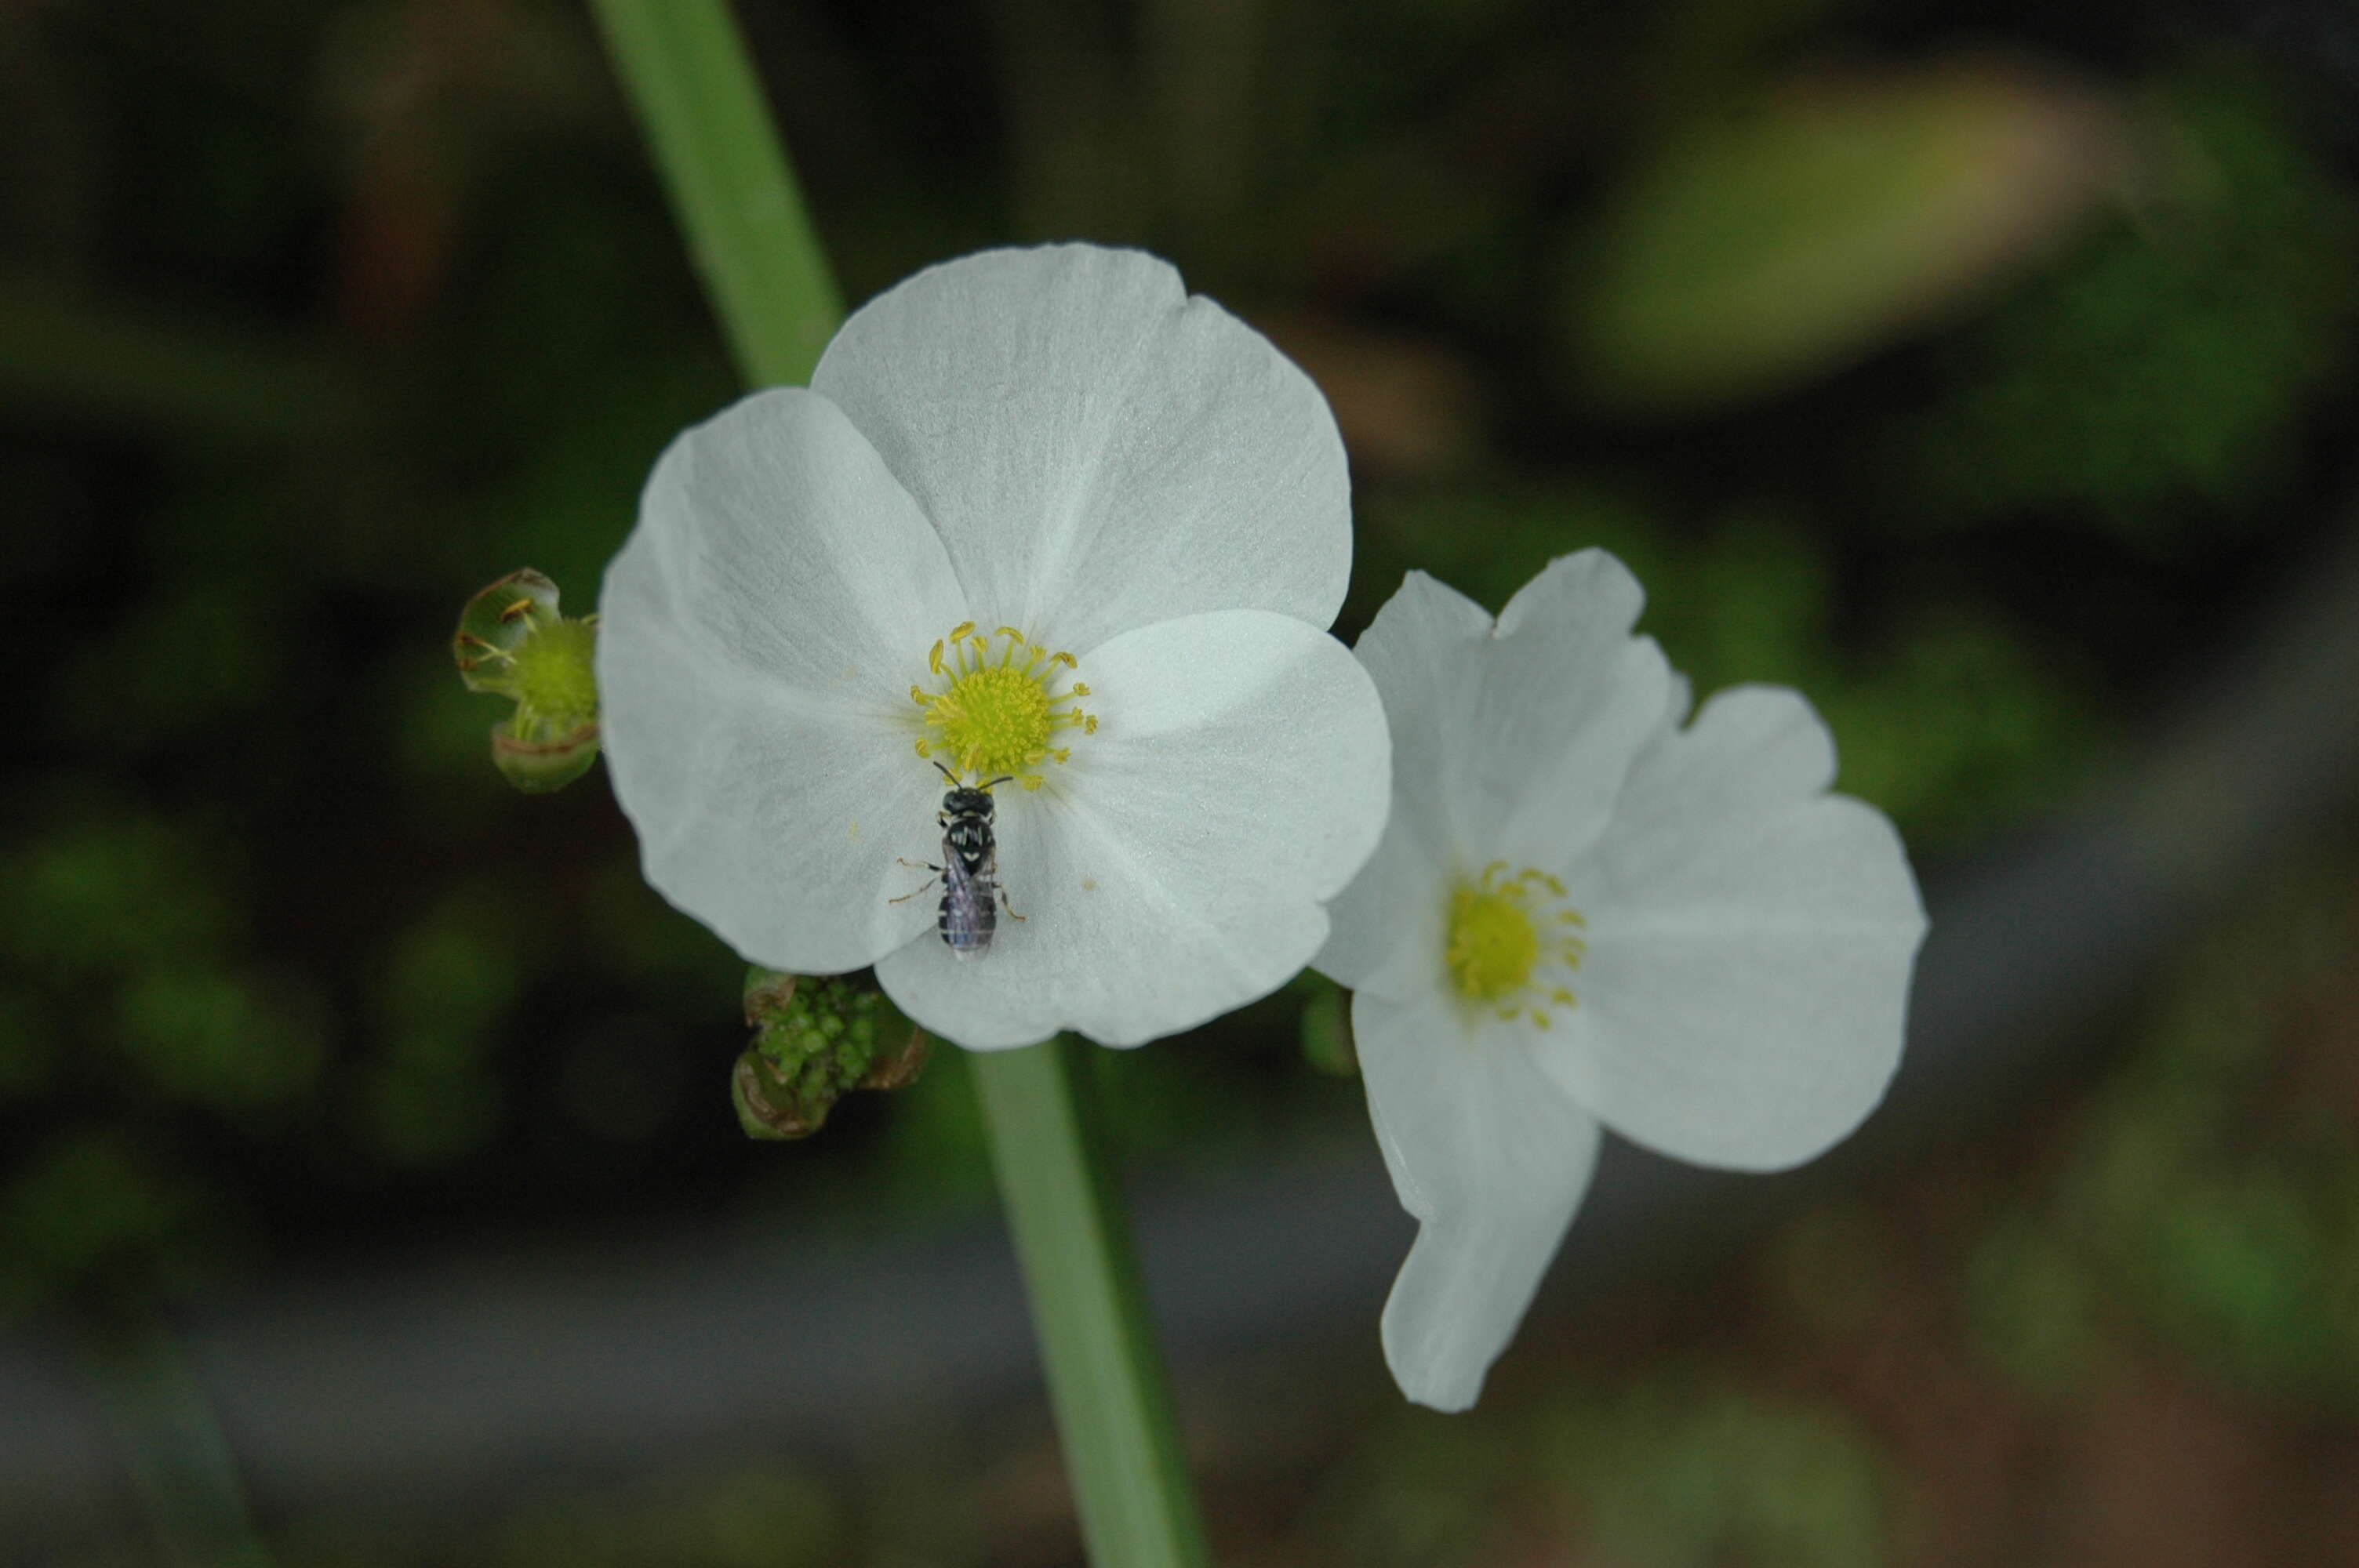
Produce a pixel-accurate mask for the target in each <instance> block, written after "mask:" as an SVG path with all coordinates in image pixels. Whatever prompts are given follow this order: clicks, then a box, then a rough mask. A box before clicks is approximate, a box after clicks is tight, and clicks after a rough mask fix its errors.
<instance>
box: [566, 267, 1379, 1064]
mask: <svg viewBox="0 0 2359 1568" xmlns="http://www.w3.org/2000/svg"><path fill="white" fill-rule="evenodd" d="M1350 566H1351V524H1350V495H1349V488H1348V481H1347V478H1346V474H1345V470H1344V463H1343V445H1342V442H1341V440H1340V439H1339V438H1338V437H1337V435H1336V431H1335V425H1334V420H1333V418H1332V416H1331V415H1330V414H1329V412H1328V409H1327V405H1326V403H1325V401H1324V399H1322V398H1321V396H1320V395H1319V392H1318V389H1317V388H1316V387H1314V386H1313V385H1312V384H1311V383H1310V379H1309V378H1308V377H1306V376H1305V375H1303V373H1301V372H1300V371H1299V370H1298V369H1296V368H1295V367H1294V365H1293V364H1291V363H1290V362H1288V361H1287V360H1286V359H1285V357H1284V356H1282V355H1281V354H1279V353H1278V352H1277V350H1275V349H1274V348H1272V347H1271V346H1270V345H1269V343H1268V342H1267V341H1266V340H1264V339H1263V338H1262V337H1261V336H1259V335H1258V334H1257V333H1256V332H1254V331H1253V330H1251V329H1249V328H1247V327H1245V325H1244V324H1243V323H1241V322H1239V321H1238V320H1237V319H1235V318H1234V317H1232V316H1230V315H1229V314H1228V313H1227V312H1225V311H1223V309H1221V308H1220V307H1218V306H1216V305H1214V304H1212V302H1211V301H1209V300H1206V299H1202V298H1191V297H1189V296H1188V295H1187V294H1186V292H1185V291H1184V290H1183V289H1182V287H1181V286H1180V278H1179V275H1178V274H1177V273H1175V272H1174V271H1173V270H1172V269H1171V268H1170V267H1169V266H1168V265H1165V264H1164V263H1162V262H1160V261H1158V260H1156V259H1154V258H1153V257H1151V256H1147V255H1143V254H1138V253H1136V252H1130V251H1115V250H1103V249H1099V248H1096V247H1093V246H1086V245H1068V246H1058V247H1052V248H1048V249H1041V250H1032V251H994V252H986V253H984V254H980V255H973V256H969V257H966V258H964V259H962V260H959V261H954V262H950V263H947V264H944V265H940V266H936V267H933V268H930V269H929V270H928V271H926V272H922V273H919V275H918V276H915V277H912V278H910V279H908V281H906V282H904V283H902V284H901V285H899V286H898V287H895V288H893V289H891V290H890V291H888V292H887V293H886V294H884V295H882V296H880V297H877V298H876V299H875V300H873V301H871V302H870V303H869V304H868V305H867V306H865V307H864V308H862V309H861V310H859V311H857V312H856V313H854V314H853V317H852V318H851V319H849V320H848V321H846V322H845V323H844V325H843V330H842V331H840V332H839V333H838V334H837V335H836V338H835V340H834V341H833V342H832V344H830V345H829V347H828V350H827V352H826V354H825V356H824V357H823V358H822V359H821V362H820V365H819V368H818V370H817V372H816V373H814V374H813V375H812V377H811V384H810V389H809V390H807V391H806V390H802V389H783V390H777V391H770V392H764V393H758V394H756V395H753V396H751V397H748V398H746V399H745V400H744V401H743V402H740V403H738V404H736V405H735V406H733V407H731V408H729V409H727V410H725V411H724V412H723V413H722V414H720V415H719V416H716V417H714V418H713V419H712V420H711V421H709V422H707V423H706V424H703V425H701V426H698V427H695V428H693V429H690V430H689V431H687V432H686V433H684V434H683V435H681V436H680V437H679V438H678V439H677V440H675V441H674V442H673V443H672V445H671V447H670V448H669V449H668V450H667V451H666V452H665V453H664V455H663V457H662V459H661V460H659V461H658V463H657V465H656V469H655V472H654V474H653V476H652V477H651V478H650V479H649V480H648V481H647V492H646V494H645V495H644V497H643V498H642V500H641V503H640V514H639V522H638V526H637V528H636V530H635V531H634V532H633V534H632V535H631V537H630V539H629V541H628V542H627V543H626V544H625V546H624V547H623V550H622V552H621V554H619V555H618V556H617V557H615V558H614V563H613V565H612V566H611V567H609V568H608V570H607V574H606V581H605V589H604V594H603V599H602V600H601V602H600V613H601V632H602V634H601V637H600V641H599V646H598V681H599V690H600V696H601V699H602V702H603V713H604V721H605V741H606V755H607V759H608V762H609V764H610V767H611V770H612V773H613V777H614V789H615V793H616V795H618V796H619V797H620V799H621V801H622V805H623V809H624V811H625V814H626V815H628V816H629V817H630V819H631V821H632V824H633V825H634V826H635V827H636V828H637V830H638V835H639V844H640V854H641V858H642V861H643V864H644V867H645V870H646V872H647V879H648V881H650V882H652V883H653V884H654V885H655V887H656V888H657V889H658V891H660V892H662V893H663V894H664V895H665V896H666V897H667V898H669V899H670V900H671V902H672V903H675V904H677V905H679V907H680V908H681V909H683V910H685V911H686V912H688V913H689V914H691V915H693V916H695V917H696V918H697V919H698V920H701V921H702V922H703V923H704V924H705V925H708V926H710V927H711V928H712V930H713V931H714V932H716V933H718V934H719V935H721V936H722V938H723V940H725V941H727V942H728V943H729V944H730V945H731V946H734V947H735V948H736V949H737V951H738V952H739V953H741V954H742V955H744V956H745V957H747V958H749V959H751V960H753V961H754V962H756V963H758V964H762V965H764V966H766V967H768V968H775V969H783V970H788V971H791V972H795V973H801V974H833V973H839V972H842V971H844V970H849V969H856V968H862V967H864V966H866V965H870V964H874V965H875V967H876V972H877V978H878V979H879V980H880V981H881V983H882V984H883V986H884V988H885V989H886V992H887V993H888V994H889V995H890V996H891V997H892V998H893V1000H895V1001H896V1002H897V1003H898V1004H899V1006H900V1007H901V1009H902V1010H903V1011H905V1012H907V1013H908V1014H909V1016H910V1017H912V1018H914V1019H916V1020H917V1021H918V1022H920V1023H922V1024H924V1025H925V1026H926V1027H927V1028H928V1029H929V1030H930V1031H932V1032H934V1033H938V1034H940V1035H941V1036H943V1037H945V1038H947V1039H951V1040H953V1041H956V1042H958V1043H959V1044H963V1045H967V1046H971V1047H974V1048H977V1049H988V1048H996V1047H1004V1046H1013V1045H1021V1044H1029V1043H1031V1042H1033V1041H1037V1040H1040V1039H1043V1038H1045V1037H1047V1036H1048V1035H1049V1034H1052V1033H1056V1032H1058V1031H1059V1030H1063V1029H1072V1030H1076V1031H1078V1032H1080V1033H1083V1034H1086V1035H1088V1036H1090V1037H1091V1038H1093V1039H1095V1040H1098V1041H1101V1042H1103V1043H1104V1044H1110V1045H1129V1044H1137V1043H1138V1042H1140V1041H1143V1040H1147V1039H1151V1038H1154V1037H1156V1036H1158V1035H1162V1034H1169V1033H1174V1032H1176V1031H1178V1030H1181V1029H1185V1028H1188V1027H1190V1026H1191V1025H1193V1024H1196V1023H1199V1022H1202V1021H1204V1020H1205V1019H1208V1018H1211V1017H1212V1016H1214V1015H1216V1014H1218V1013H1221V1012H1223V1011H1227V1010H1229V1009H1231V1008H1234V1007H1236V1006H1238V1005H1240V1004H1242V1003H1244V1002H1245V1001H1248V1000H1253V999H1254V998H1256V997H1258V996H1261V995H1263V994H1265V993H1266V992H1268V991H1270V990H1272V989H1275V988H1276V987H1277V986H1278V985H1279V984H1281V983H1283V982H1284V981H1285V980H1286V979H1288V977H1289V976H1291V975H1293V974H1294V973H1295V972H1296V971H1297V970H1299V968H1301V967H1302V965H1303V964H1304V963H1306V962H1307V961H1308V960H1309V959H1310V956H1311V955H1312V954H1313V953H1315V952H1316V951H1318V949H1319V946H1320V944H1321V942H1322V941H1323V940H1324V939H1325V936H1326V935H1327V917H1326V915H1325V914H1324V913H1323V911H1322V909H1321V904H1322V903H1323V901H1325V900H1327V899H1329V898H1332V896H1334V894H1335V893H1336V892H1338V891H1339V890H1340V889H1341V888H1342V887H1343V884H1344V883H1345V882H1346V881H1349V880H1350V879H1351V877H1352V875H1353V872H1354V871H1357V870H1358V869H1359V867H1360V865H1361V864H1362V863H1363V862H1364V860H1366V859H1367V857H1368V854H1369V852H1370V851H1371V850H1372V849H1374V847H1375V842H1376V838H1377V836H1378V834H1379V832H1380V831H1381V829H1382V826H1383V820H1384V814H1385V809H1386V797H1387V789H1388V785H1387V755H1388V750H1387V743H1386V733H1385V723H1384V714H1383V709H1382V705H1381V704H1380V702H1379V701H1378V699H1377V697H1376V695H1375V687H1373V686H1372V685H1371V683H1370V681H1369V679H1368V677H1367V676H1366V675H1365V673H1364V671H1363V670H1362V669H1361V667H1360V665H1359V664H1358V663H1357V662H1356V661H1355V660H1354V659H1353V656H1352V654H1350V652H1349V651H1348V650H1346V649H1345V648H1344V647H1343V644H1341V643H1337V642H1336V641H1334V640H1333V639H1332V637H1330V636H1328V635H1327V633H1325V631H1324V630H1322V628H1324V627H1325V626H1326V625H1327V624H1328V622H1330V621H1332V619H1333V617H1334V613H1335V611H1336V608H1337V607H1338V605H1340V604H1341V603H1342V601H1343V589H1344V583H1345V579H1346V577H1347V576H1348V574H1349V571H1350ZM944 773H951V774H953V775H955V776H956V777H957V779H958V780H959V781H961V782H962V783H964V784H968V785H984V786H993V799H994V805H995V814H994V815H995V834H996V839H997V865H998V875H999V883H1000V887H1001V889H1002V890H1003V891H1004V893H1005V896H1006V911H1005V912H1004V913H1003V915H1002V917H1001V919H1000V921H999V925H998V932H997V937H996V940H995V942H994V943H993V944H992V946H991V947H990V950H989V951H988V953H987V954H986V955H985V956H984V957H982V958H981V959H980V960H978V961H975V962H971V963H961V962H959V961H958V960H957V959H956V958H955V957H953V956H952V955H951V952H950V951H949V950H948V949H947V948H946V947H945V946H944V945H943V943H942V942H941V941H940V939H938V937H937V935H936V929H935V927H936V912H937V905H938V902H939V900H940V887H939V886H936V887H934V888H932V889H929V888H928V887H927V881H928V873H927V871H926V869H925V867H926V865H927V864H929V863H935V864H939V863H941V862H943V861H944V860H945V859H946V857H945V855H944V854H943V852H942V848H941V846H942V836H943V828H942V827H941V826H940V822H939V819H938V812H939V811H940V806H941V802H942V798H943V795H944V794H945V791H946V790H947V788H948V787H949V784H948V781H946V780H945V777H944ZM995 781H1004V782H996V783H995ZM1010 916H1016V917H1020V918H1010Z"/></svg>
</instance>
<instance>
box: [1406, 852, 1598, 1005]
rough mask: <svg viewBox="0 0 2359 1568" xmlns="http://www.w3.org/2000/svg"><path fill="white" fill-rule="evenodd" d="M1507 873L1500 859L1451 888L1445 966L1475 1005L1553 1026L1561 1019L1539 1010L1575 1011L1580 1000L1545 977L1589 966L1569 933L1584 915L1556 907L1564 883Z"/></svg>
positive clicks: (1531, 873)
mask: <svg viewBox="0 0 2359 1568" xmlns="http://www.w3.org/2000/svg"><path fill="white" fill-rule="evenodd" d="M1506 871H1507V862H1506V861H1505V860H1494V861H1492V862H1491V863H1490V864H1489V865H1487V866H1484V868H1483V870H1482V872H1481V873H1480V874H1479V875H1477V876H1475V877H1473V878H1471V879H1468V878H1461V879H1460V881H1459V882H1458V884H1457V885H1456V886H1455V887H1453V888H1452V889H1451V892H1450V907H1449V911H1448V922H1447V927H1446V929H1447V935H1446V936H1445V937H1444V939H1443V945H1442V967H1443V969H1444V971H1445V972H1446V973H1447V974H1448V976H1449V979H1450V984H1451V989H1454V990H1456V991H1457V993H1458V994H1459V996H1460V997H1461V998H1462V1000H1464V1001H1465V1003H1466V1004H1467V1005H1469V1006H1470V1007H1479V1008H1483V1009H1485V1010H1487V1011H1490V1012H1492V1013H1493V1014H1494V1015H1495V1016H1496V1017H1497V1018H1499V1019H1500V1020H1502V1021H1503V1022H1514V1021H1515V1020H1517V1019H1518V1018H1522V1017H1525V1016H1527V1015H1528V1016H1529V1017H1530V1019H1531V1021H1532V1026H1533V1027H1534V1028H1536V1029H1548V1028H1551V1027H1553V1026H1554V1023H1555V1020H1554V1019H1553V1018H1552V1017H1551V1016H1550V1015H1549V1012H1548V1011H1546V1010H1545V1009H1543V1008H1541V1007H1539V1006H1538V1005H1534V1004H1536V1003H1538V1002H1540V1001H1546V1002H1549V1003H1550V1004H1553V1005H1554V1006H1557V1007H1561V1008H1571V1007H1573V1006H1575V1005H1577V1003H1578V999H1577V998H1576V997H1575V996H1574V995H1573V992H1572V989H1571V987H1570V986H1568V985H1564V984H1560V983H1558V980H1557V978H1556V977H1554V976H1547V977H1545V978H1544V977H1543V974H1542V971H1544V970H1547V969H1549V968H1558V969H1560V970H1562V971H1563V973H1564V974H1565V975H1566V976H1568V977H1569V976H1570V975H1571V972H1572V971H1574V970H1576V969H1578V968H1581V959H1582V955H1583V954H1584V953H1586V952H1587V951H1588V948H1587V947H1586V946H1583V944H1582V941H1581V939H1580V938H1579V937H1576V936H1571V935H1566V934H1565V931H1564V928H1565V927H1567V926H1583V925H1586V922H1584V921H1583V920H1582V918H1581V915H1580V913H1579V912H1578V911H1576V910H1571V909H1557V908H1552V907H1550V906H1551V905H1553V904H1554V903H1556V901H1557V900H1559V899H1561V898H1563V897H1564V896H1565V889H1564V883H1563V881H1561V880H1560V879H1559V878H1557V877H1555V876H1553V875H1551V874H1550V873H1549V872H1547V871H1539V870H1538V869H1537V868H1533V867H1526V868H1525V869H1524V870H1522V871H1517V873H1516V874H1515V875H1513V876H1508V875H1506ZM1543 927H1546V928H1547V929H1548V930H1549V940H1548V941H1545V942H1543V941H1542V940H1541V938H1540V932H1541V930H1542V928H1543Z"/></svg>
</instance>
